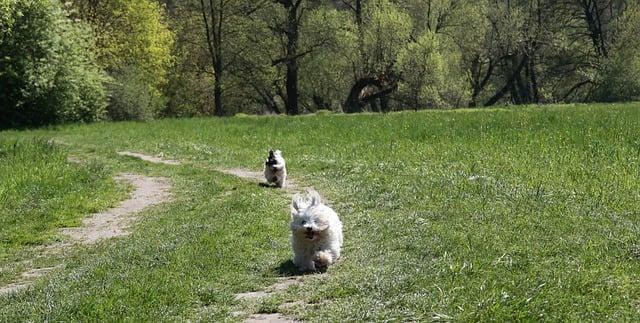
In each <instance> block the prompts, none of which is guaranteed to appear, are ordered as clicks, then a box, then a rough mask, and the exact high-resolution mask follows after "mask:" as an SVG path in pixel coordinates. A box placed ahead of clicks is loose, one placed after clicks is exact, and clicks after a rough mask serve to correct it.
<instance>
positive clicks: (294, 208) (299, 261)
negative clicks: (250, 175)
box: [290, 190, 342, 272]
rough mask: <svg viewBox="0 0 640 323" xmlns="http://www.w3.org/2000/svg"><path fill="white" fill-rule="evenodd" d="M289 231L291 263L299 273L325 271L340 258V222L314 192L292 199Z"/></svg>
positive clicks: (297, 195)
mask: <svg viewBox="0 0 640 323" xmlns="http://www.w3.org/2000/svg"><path fill="white" fill-rule="evenodd" d="M290 228H291V233H292V235H291V246H292V247H293V253H294V257H293V263H294V264H295V265H296V267H298V269H299V270H300V271H302V272H306V271H322V270H326V269H327V267H328V266H329V265H331V264H333V263H335V262H336V260H338V258H340V248H341V247H342V222H340V219H339V218H338V215H337V214H336V212H334V211H333V210H332V209H331V208H330V207H328V206H326V205H324V204H322V201H321V200H320V195H318V193H317V192H316V191H313V190H310V191H309V192H308V193H307V196H300V195H299V194H296V195H295V196H294V197H293V200H292V202H291V224H290Z"/></svg>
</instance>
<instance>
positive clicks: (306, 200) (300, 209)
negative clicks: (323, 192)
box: [290, 190, 329, 241]
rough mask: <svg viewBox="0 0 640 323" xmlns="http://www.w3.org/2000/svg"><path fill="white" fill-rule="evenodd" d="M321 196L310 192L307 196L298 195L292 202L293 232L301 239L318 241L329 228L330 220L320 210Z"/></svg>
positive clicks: (291, 225)
mask: <svg viewBox="0 0 640 323" xmlns="http://www.w3.org/2000/svg"><path fill="white" fill-rule="evenodd" d="M320 205H322V201H321V199H320V195H319V194H318V193H317V192H316V191H313V190H311V191H309V192H308V193H307V195H306V196H301V195H299V194H296V195H295V196H294V197H293V200H292V201H291V224H290V227H291V231H292V232H293V234H294V235H297V236H298V237H299V238H303V239H306V240H310V241H313V240H316V239H317V238H318V237H319V236H321V235H323V234H324V232H325V231H326V230H327V229H328V228H329V219H328V218H327V217H326V216H325V214H324V213H323V212H322V210H320V209H319V208H318V206H320Z"/></svg>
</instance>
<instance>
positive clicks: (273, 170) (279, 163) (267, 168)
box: [264, 150, 287, 187]
mask: <svg viewBox="0 0 640 323" xmlns="http://www.w3.org/2000/svg"><path fill="white" fill-rule="evenodd" d="M264 177H265V178H266V179H267V183H269V184H271V183H275V184H276V186H277V187H284V186H285V181H286V180H287V167H286V166H285V162H284V158H282V152H281V151H280V150H276V151H273V150H269V157H268V158H267V161H266V162H265V163H264Z"/></svg>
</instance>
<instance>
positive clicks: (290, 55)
mask: <svg viewBox="0 0 640 323" xmlns="http://www.w3.org/2000/svg"><path fill="white" fill-rule="evenodd" d="M277 1H278V2H279V3H280V4H282V5H283V6H284V7H285V9H286V10H287V23H286V30H285V35H286V37H287V44H286V50H285V51H286V55H285V56H286V58H285V67H286V69H287V72H286V75H285V89H286V91H287V94H286V100H285V110H286V111H287V114H291V115H296V114H299V113H300V109H299V107H298V96H299V93H298V58H299V54H298V38H299V30H298V28H299V27H300V17H299V14H300V13H299V10H300V5H301V4H302V0H277Z"/></svg>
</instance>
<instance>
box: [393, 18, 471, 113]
mask: <svg viewBox="0 0 640 323" xmlns="http://www.w3.org/2000/svg"><path fill="white" fill-rule="evenodd" d="M397 64H398V69H399V70H400V73H402V79H403V82H402V83H401V84H400V89H399V91H400V95H403V96H404V97H406V98H407V100H408V102H410V103H411V105H412V106H413V107H414V108H416V109H418V108H421V107H428V108H451V107H459V106H462V105H463V104H465V103H466V102H465V100H466V98H467V97H468V95H469V94H468V93H466V91H467V90H466V89H467V87H466V84H465V82H464V79H463V78H462V73H461V71H460V69H459V66H460V55H459V53H458V52H457V51H455V50H450V49H448V48H446V46H444V45H442V44H441V41H440V40H439V37H438V35H437V34H435V33H433V32H431V31H428V30H427V31H425V32H424V33H423V34H422V35H421V36H420V38H418V39H417V41H416V42H412V43H410V44H409V45H408V46H407V47H406V48H405V49H404V50H403V51H401V52H400V53H399V54H398V62H397Z"/></svg>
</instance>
